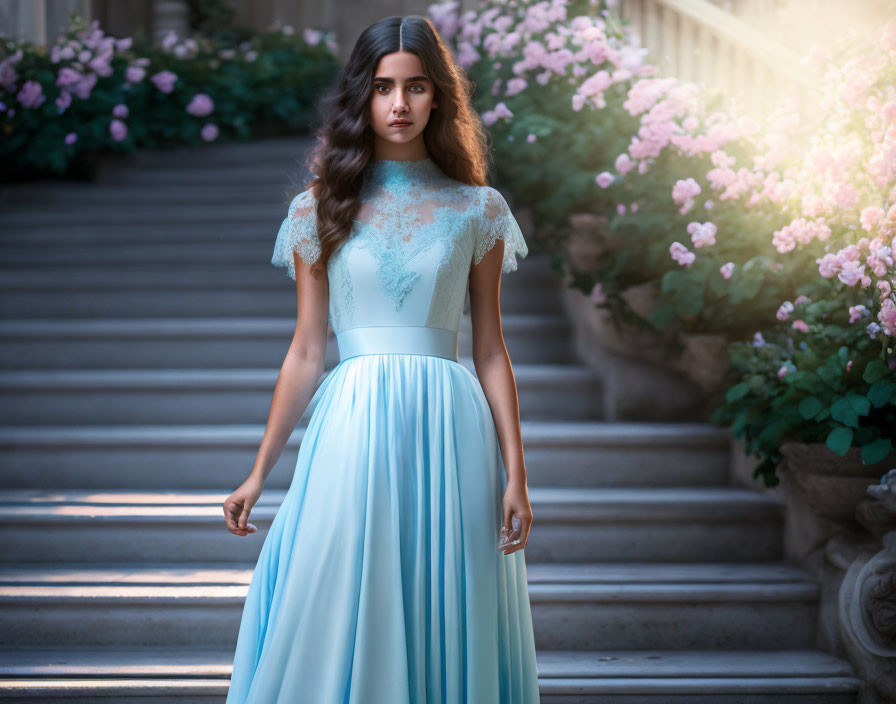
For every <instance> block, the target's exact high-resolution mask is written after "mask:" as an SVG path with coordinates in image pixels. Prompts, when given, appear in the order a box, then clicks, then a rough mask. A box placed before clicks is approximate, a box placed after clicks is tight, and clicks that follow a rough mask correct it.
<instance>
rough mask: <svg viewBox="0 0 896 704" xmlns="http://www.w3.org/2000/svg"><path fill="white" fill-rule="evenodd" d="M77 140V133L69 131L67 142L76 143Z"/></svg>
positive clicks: (66, 136) (66, 137)
mask: <svg viewBox="0 0 896 704" xmlns="http://www.w3.org/2000/svg"><path fill="white" fill-rule="evenodd" d="M77 141H78V135H77V133H75V132H69V133H68V134H67V135H65V143H66V144H74V143H75V142H77Z"/></svg>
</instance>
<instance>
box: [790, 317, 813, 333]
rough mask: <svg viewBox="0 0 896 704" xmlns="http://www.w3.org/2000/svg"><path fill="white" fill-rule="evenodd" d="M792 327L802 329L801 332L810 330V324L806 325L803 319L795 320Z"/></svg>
mask: <svg viewBox="0 0 896 704" xmlns="http://www.w3.org/2000/svg"><path fill="white" fill-rule="evenodd" d="M791 327H792V328H793V329H794V330H800V331H801V332H809V326H808V325H806V323H805V321H803V320H794V321H793V324H792V325H791Z"/></svg>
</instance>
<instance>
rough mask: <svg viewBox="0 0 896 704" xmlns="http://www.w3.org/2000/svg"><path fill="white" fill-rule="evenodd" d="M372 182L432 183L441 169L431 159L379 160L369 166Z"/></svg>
mask: <svg viewBox="0 0 896 704" xmlns="http://www.w3.org/2000/svg"><path fill="white" fill-rule="evenodd" d="M367 172H368V174H369V176H370V180H371V181H373V182H374V183H380V184H382V183H395V182H402V181H405V182H407V181H410V182H414V183H418V182H428V181H432V180H433V179H434V178H436V177H437V176H438V175H439V174H441V173H442V172H441V169H439V167H438V166H437V165H436V163H435V162H434V161H433V160H432V159H431V158H430V157H429V156H424V157H423V158H421V159H377V160H374V161H371V162H369V163H368V165H367Z"/></svg>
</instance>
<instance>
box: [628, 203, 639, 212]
mask: <svg viewBox="0 0 896 704" xmlns="http://www.w3.org/2000/svg"><path fill="white" fill-rule="evenodd" d="M629 210H631V211H632V212H633V213H637V212H638V204H637V203H632V204H631V205H629Z"/></svg>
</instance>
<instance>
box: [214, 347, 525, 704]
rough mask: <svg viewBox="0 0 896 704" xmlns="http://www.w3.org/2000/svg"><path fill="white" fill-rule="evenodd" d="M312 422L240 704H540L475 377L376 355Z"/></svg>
mask: <svg viewBox="0 0 896 704" xmlns="http://www.w3.org/2000/svg"><path fill="white" fill-rule="evenodd" d="M312 409H313V410H312V414H311V417H310V418H309V422H308V427H307V429H306V432H305V435H304V438H303V440H302V444H301V447H300V449H299V454H298V459H297V462H296V468H295V474H294V476H293V480H292V483H291V485H290V487H289V490H288V491H287V492H286V495H285V498H284V500H283V503H282V504H281V506H280V508H279V509H278V511H277V513H276V515H275V517H274V519H273V521H272V524H271V527H270V530H269V531H268V534H267V536H266V537H265V540H264V543H263V546H262V548H261V553H260V556H259V559H258V563H257V565H256V567H255V570H254V572H253V575H252V581H251V584H250V586H249V592H248V596H247V598H246V602H245V607H244V609H243V615H242V621H241V623H240V628H239V636H238V641H237V646H236V651H235V654H234V664H233V674H232V676H231V681H230V690H229V692H228V696H227V704H275V703H277V704H287V703H289V704H298V703H303V702H308V703H309V704H461V703H467V704H533V703H535V702H538V701H539V694H538V677H537V671H536V661H535V642H534V636H533V629H532V615H531V610H530V605H529V595H528V590H527V581H526V564H525V557H524V553H525V551H524V550H519V551H517V552H515V553H512V554H510V555H504V554H503V552H501V551H500V550H499V549H498V548H497V543H498V540H499V537H500V528H501V502H502V497H503V487H504V476H503V469H500V465H499V448H498V443H497V437H496V434H495V427H494V421H493V419H492V416H491V412H490V409H489V406H488V402H487V400H486V397H485V394H484V393H483V391H482V388H481V386H480V385H479V382H478V380H477V379H476V377H475V376H474V375H473V374H472V373H471V372H470V371H469V370H468V369H466V368H465V367H464V366H463V365H461V364H459V363H458V362H456V361H454V360H451V359H445V358H443V357H440V356H436V355H430V354H403V353H384V354H362V355H358V356H353V357H349V358H347V359H343V360H342V361H341V362H340V363H339V364H338V365H337V366H336V367H334V368H333V369H332V370H331V371H330V373H329V374H328V375H327V376H326V377H325V378H324V380H323V381H322V383H321V385H320V386H319V387H318V389H317V391H316V392H315V395H314V399H312ZM246 539H247V540H251V539H252V538H251V537H248V538H246Z"/></svg>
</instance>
